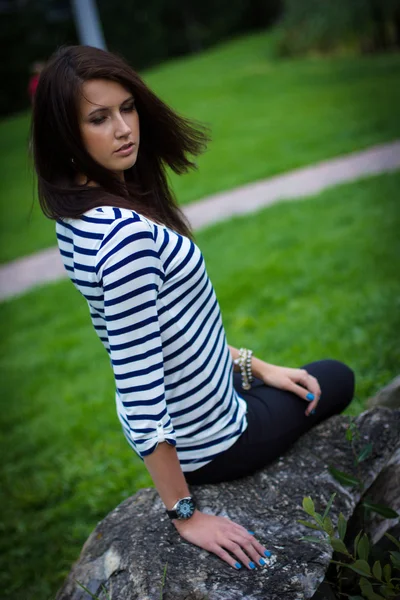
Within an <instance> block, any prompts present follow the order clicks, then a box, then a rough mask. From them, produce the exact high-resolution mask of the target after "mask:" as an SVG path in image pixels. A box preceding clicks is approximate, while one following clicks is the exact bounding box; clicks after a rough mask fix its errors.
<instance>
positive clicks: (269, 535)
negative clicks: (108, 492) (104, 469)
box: [56, 408, 400, 600]
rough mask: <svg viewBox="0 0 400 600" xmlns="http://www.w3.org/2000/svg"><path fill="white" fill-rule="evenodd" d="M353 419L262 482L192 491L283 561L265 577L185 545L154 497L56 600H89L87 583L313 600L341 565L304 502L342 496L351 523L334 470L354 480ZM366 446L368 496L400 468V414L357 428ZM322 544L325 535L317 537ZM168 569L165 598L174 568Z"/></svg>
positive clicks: (102, 535)
mask: <svg viewBox="0 0 400 600" xmlns="http://www.w3.org/2000/svg"><path fill="white" fill-rule="evenodd" d="M347 423H348V419H347V418H346V417H344V416H337V417H333V418H332V419H330V420H329V421H327V422H325V423H322V424H321V425H319V426H317V427H316V428H314V429H313V430H312V431H311V432H309V433H308V434H307V435H305V436H303V437H302V438H301V439H300V440H299V441H298V442H297V443H296V444H295V445H294V446H293V448H292V449H291V450H290V451H289V452H288V453H286V454H285V455H284V456H283V457H282V458H281V459H279V460H278V461H276V462H275V463H273V464H271V465H270V466H268V467H267V468H265V469H263V470H262V471H259V472H258V473H256V474H255V475H253V476H252V477H247V478H244V479H242V480H238V481H235V482H231V483H223V484H219V485H209V486H202V487H197V486H193V487H192V492H193V493H194V494H195V496H196V498H197V500H198V503H199V506H200V508H201V509H202V510H203V511H205V512H208V513H211V514H217V515H223V516H227V517H229V518H231V519H233V520H234V521H237V522H238V523H241V524H243V525H244V526H246V527H248V528H249V529H251V530H253V531H254V532H256V535H257V537H258V539H259V540H260V541H262V542H263V543H264V544H265V546H266V547H267V548H269V549H270V550H271V551H272V552H273V556H272V557H271V559H270V560H269V561H268V566H267V567H265V568H258V569H257V571H256V572H249V571H247V570H246V569H242V570H241V571H234V570H233V569H232V568H230V567H229V566H227V565H226V564H225V563H223V562H222V561H221V560H219V559H218V558H217V557H215V556H214V555H212V554H208V553H207V552H205V551H203V550H200V549H199V548H197V547H195V546H193V545H191V544H188V543H187V542H185V541H183V540H182V539H181V538H180V537H179V535H178V534H177V532H176V531H175V529H174V527H173V526H172V525H171V523H170V522H169V520H168V518H167V517H166V516H164V512H163V506H162V503H161V501H160V499H159V498H158V495H157V493H156V491H155V490H153V489H145V490H141V491H140V492H138V493H137V494H135V495H134V496H133V497H131V498H129V499H127V500H125V501H124V502H123V503H122V504H120V505H119V506H118V507H117V508H116V509H115V510H113V511H112V512H111V513H110V514H109V515H108V516H107V517H106V518H105V519H104V520H103V521H102V522H100V523H99V524H98V526H97V527H96V529H95V530H94V531H93V533H92V534H91V536H90V537H89V539H88V540H87V542H86V543H85V545H84V547H83V550H82V553H81V556H80V558H79V560H78V561H77V562H76V563H75V565H74V566H73V569H72V571H71V573H70V575H69V577H68V578H67V580H66V582H65V584H64V586H63V587H62V589H61V590H60V591H59V593H58V595H57V597H56V600H67V599H68V600H89V598H90V595H89V594H87V593H86V592H84V591H83V589H82V588H81V587H80V586H79V585H77V583H76V581H75V580H78V581H80V582H81V583H82V584H83V585H84V586H86V587H87V588H88V589H89V590H90V591H91V592H92V593H95V594H97V595H98V597H99V598H100V599H101V600H105V599H106V595H105V594H104V593H103V592H101V587H100V586H101V584H104V586H105V588H106V589H107V590H108V592H109V593H110V596H111V599H112V600H128V599H129V600H159V599H161V598H163V600H243V599H245V600H300V599H301V600H303V599H307V598H311V597H312V596H313V594H314V592H315V590H316V589H317V588H318V585H319V584H320V583H321V581H322V580H323V579H324V575H325V571H326V569H327V566H328V564H329V560H330V558H331V550H330V547H329V546H327V545H320V544H312V543H302V542H300V541H299V538H300V537H301V536H302V535H305V534H309V533H310V531H309V530H307V529H305V528H304V527H303V526H302V525H300V524H299V523H298V522H297V520H298V519H301V518H303V519H304V518H305V515H304V512H303V511H302V509H301V503H302V499H303V497H304V496H307V495H311V496H312V497H313V499H314V501H315V502H316V505H317V508H318V507H321V508H323V507H324V506H325V505H326V503H327V501H328V499H329V497H330V496H331V494H332V493H333V492H337V497H336V500H335V503H334V506H333V509H332V513H331V514H332V518H333V521H334V522H335V521H336V519H337V516H338V514H339V512H340V511H342V512H343V514H344V515H345V517H346V518H348V517H350V516H351V515H352V514H353V512H354V510H355V507H356V505H357V503H358V502H359V499H360V494H359V493H358V492H356V491H355V490H354V489H353V488H345V487H342V486H341V485H340V484H339V483H338V482H337V481H336V480H334V479H333V478H332V477H331V476H330V474H329V472H328V470H327V467H328V466H329V465H333V466H335V467H336V468H339V469H341V470H344V471H346V472H350V473H351V472H353V473H354V466H353V454H352V451H351V448H350V446H349V443H348V442H347V441H346V439H345V431H346V427H347ZM357 423H358V427H359V430H360V432H361V442H360V444H362V445H364V444H365V443H368V442H372V443H373V452H372V455H371V456H370V457H369V458H368V459H367V460H365V461H364V462H363V463H361V471H362V478H363V481H364V482H365V489H368V488H369V487H370V486H371V485H372V484H373V483H374V481H376V479H377V478H378V477H379V475H380V473H382V472H383V471H384V470H385V468H386V466H387V465H388V464H389V463H390V462H391V461H392V460H393V455H394V453H395V451H396V448H398V444H399V440H400V410H394V411H392V410H390V409H387V408H375V409H373V410H371V411H367V412H365V413H363V414H362V415H360V416H359V417H358V418H357ZM317 535H318V534H317ZM166 565H167V573H166V578H165V585H164V587H163V592H162V593H161V589H162V578H163V572H164V568H165V566H166Z"/></svg>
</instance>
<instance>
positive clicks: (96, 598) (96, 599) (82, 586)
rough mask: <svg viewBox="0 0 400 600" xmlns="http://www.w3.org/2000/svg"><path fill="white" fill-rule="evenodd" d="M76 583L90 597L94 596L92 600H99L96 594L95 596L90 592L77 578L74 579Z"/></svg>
mask: <svg viewBox="0 0 400 600" xmlns="http://www.w3.org/2000/svg"><path fill="white" fill-rule="evenodd" d="M75 581H76V583H77V584H78V585H80V586H81V588H82V589H84V590H85V592H87V593H88V594H89V596H91V597H92V598H94V600H99V597H98V596H95V595H94V594H92V592H90V591H89V590H88V589H87V588H86V587H85V586H84V585H83V584H82V583H81V582H80V581H78V580H77V579H75Z"/></svg>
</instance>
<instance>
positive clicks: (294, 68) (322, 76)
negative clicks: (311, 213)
mask: <svg viewBox="0 0 400 600" xmlns="http://www.w3.org/2000/svg"><path fill="white" fill-rule="evenodd" d="M273 42H274V40H273V35H271V34H270V33H268V34H267V33H259V34H256V35H251V36H247V37H243V38H240V39H237V40H234V41H231V42H229V43H225V44H223V45H221V46H220V47H218V48H214V49H212V50H209V51H207V52H204V53H203V54H201V55H199V56H193V57H189V58H187V57H185V58H183V59H181V60H178V61H173V62H170V63H167V64H165V65H163V66H161V67H159V68H157V69H153V70H151V71H149V72H147V73H145V74H144V78H145V80H146V81H147V82H148V83H149V85H150V86H151V87H152V88H154V90H155V91H156V92H157V93H158V94H159V95H160V96H161V97H162V98H163V99H164V100H166V101H167V102H168V103H170V104H171V105H172V106H173V107H174V108H176V109H177V110H178V111H179V112H180V113H182V114H184V115H186V116H189V117H193V118H195V119H198V120H200V121H203V122H205V123H206V124H208V125H209V126H210V127H211V130H212V136H213V142H212V143H211V144H210V146H209V150H208V151H207V153H206V154H204V155H203V156H202V157H200V158H199V160H198V165H199V170H198V171H196V172H194V173H191V174H189V175H186V176H184V177H181V178H178V177H176V176H172V183H173V185H174V187H175V189H176V193H177V197H178V200H179V202H180V203H182V204H183V203H187V202H190V201H193V200H196V199H200V198H202V197H204V196H205V195H208V194H211V193H214V192H218V191H223V190H227V189H230V188H233V187H235V186H237V185H241V184H244V183H247V182H250V181H254V180H256V179H262V178H265V177H268V176H270V175H273V174H276V173H280V172H284V171H287V170H289V169H292V168H295V167H299V166H302V165H306V164H310V163H313V162H315V161H319V160H322V159H325V158H329V157H333V156H336V155H339V154H343V153H348V152H352V151H354V150H358V149H361V148H365V147H367V146H370V145H373V144H376V143H379V142H383V141H387V140H391V139H394V138H396V137H399V136H400V111H399V110H398V106H399V105H400V78H399V77H398V71H399V67H400V54H387V55H382V56H368V57H358V58H357V57H355V58H349V57H347V58H343V57H342V58H337V57H336V58H328V59H327V58H325V59H320V58H301V59H293V58H291V59H285V60H283V59H277V58H276V57H275V56H274V52H273V47H274V44H273ZM28 122H29V116H28V115H27V114H24V115H21V116H18V117H15V118H12V119H9V120H7V121H4V122H3V123H0V140H1V142H0V164H1V165H2V167H1V184H2V193H1V204H0V207H1V220H0V227H1V230H0V236H1V237H0V239H1V248H0V261H1V262H6V261H8V260H11V259H13V258H15V257H19V256H23V255H25V254H28V253H31V252H34V251H36V250H39V249H41V248H44V247H47V246H51V245H53V244H54V232H53V229H54V228H53V224H52V223H51V222H50V221H48V220H46V219H44V218H42V216H41V214H40V212H39V209H38V207H37V206H36V207H35V210H34V211H33V214H32V215H31V217H30V216H29V213H30V207H31V204H32V199H33V181H32V174H31V173H30V167H29V165H28V163H27V159H26V148H27V135H28Z"/></svg>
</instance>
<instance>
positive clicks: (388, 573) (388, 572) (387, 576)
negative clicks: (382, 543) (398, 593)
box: [383, 534, 392, 583]
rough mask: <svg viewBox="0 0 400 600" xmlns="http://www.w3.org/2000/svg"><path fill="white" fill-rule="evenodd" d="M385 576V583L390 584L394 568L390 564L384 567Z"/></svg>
mask: <svg viewBox="0 0 400 600" xmlns="http://www.w3.org/2000/svg"><path fill="white" fill-rule="evenodd" d="M385 535H386V534H385ZM383 576H384V578H385V581H387V583H390V580H391V578H392V567H391V566H390V565H389V564H388V565H385V566H384V567H383Z"/></svg>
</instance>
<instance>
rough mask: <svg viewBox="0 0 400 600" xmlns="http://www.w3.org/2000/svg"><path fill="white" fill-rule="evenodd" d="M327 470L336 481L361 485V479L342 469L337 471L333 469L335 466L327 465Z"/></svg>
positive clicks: (350, 484)
mask: <svg viewBox="0 0 400 600" xmlns="http://www.w3.org/2000/svg"><path fill="white" fill-rule="evenodd" d="M329 472H330V474H331V475H332V477H334V478H335V479H336V481H338V482H339V483H342V484H343V485H348V486H353V485H361V481H360V480H359V479H357V478H356V477H354V476H353V475H349V474H348V473H345V472H344V471H339V470H338V469H335V467H329Z"/></svg>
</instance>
